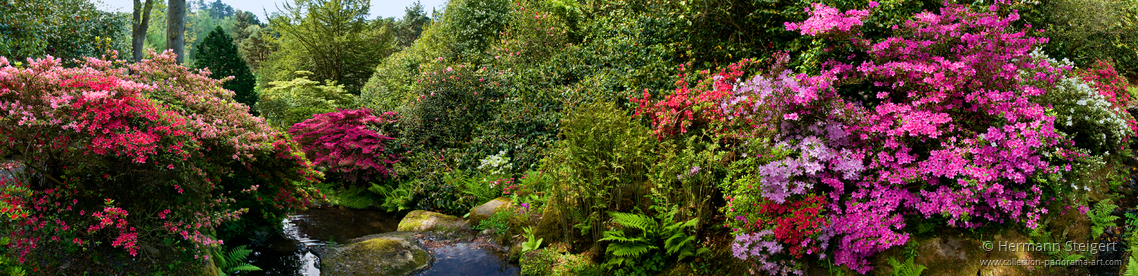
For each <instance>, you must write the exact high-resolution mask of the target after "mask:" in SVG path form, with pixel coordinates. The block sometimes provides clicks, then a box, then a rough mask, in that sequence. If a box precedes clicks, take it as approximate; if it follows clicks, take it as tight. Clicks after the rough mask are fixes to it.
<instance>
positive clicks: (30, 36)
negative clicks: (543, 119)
mask: <svg viewBox="0 0 1138 276" xmlns="http://www.w3.org/2000/svg"><path fill="white" fill-rule="evenodd" d="M0 14H3V15H4V16H0V56H4V57H7V58H8V59H9V60H13V61H20V60H25V59H27V58H32V57H35V58H42V57H44V56H47V55H51V56H52V57H55V58H60V59H63V60H64V62H67V63H68V64H73V63H72V59H82V58H83V57H98V56H100V55H103V54H106V53H107V52H108V51H111V50H116V51H119V52H120V53H129V52H130V31H129V30H130V15H128V14H125V13H112V12H105V11H101V10H99V9H98V8H97V6H96V4H95V2H93V1H89V0H62V1H54V0H53V1H43V0H21V1H5V2H3V3H0Z"/></svg>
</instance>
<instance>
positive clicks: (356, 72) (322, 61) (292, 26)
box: [262, 0, 394, 94]
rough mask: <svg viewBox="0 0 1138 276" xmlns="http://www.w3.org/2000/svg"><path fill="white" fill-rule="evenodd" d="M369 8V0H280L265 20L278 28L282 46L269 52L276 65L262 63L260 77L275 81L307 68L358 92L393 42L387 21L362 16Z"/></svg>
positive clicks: (386, 54)
mask: <svg viewBox="0 0 1138 276" xmlns="http://www.w3.org/2000/svg"><path fill="white" fill-rule="evenodd" d="M370 8H371V5H370V1H363V0H296V1H294V2H293V3H285V4H284V6H283V11H282V12H280V13H276V14H273V15H272V16H270V17H269V25H270V26H271V27H272V29H273V30H275V31H277V32H279V33H280V34H281V36H280V47H281V48H282V51H279V52H277V53H275V54H274V55H273V56H272V57H270V58H269V59H270V61H269V62H270V63H275V66H267V68H265V69H268V70H269V71H268V72H263V74H262V77H269V78H270V79H272V80H278V81H279V80H284V78H281V76H283V75H287V74H288V73H290V72H293V71H297V70H307V71H311V72H313V73H314V75H315V77H316V78H317V79H322V80H334V81H336V82H338V83H342V84H343V85H344V87H345V89H346V90H347V91H349V92H351V93H352V94H358V93H359V91H360V89H361V87H363V85H364V83H365V82H366V80H367V79H368V78H369V77H371V75H372V73H373V72H375V66H376V65H377V64H379V63H380V61H381V60H383V58H384V57H387V56H388V55H390V54H391V52H392V51H391V50H392V47H393V45H392V43H393V42H394V40H393V39H392V32H391V29H390V26H389V23H390V22H389V21H387V20H382V19H377V20H371V21H369V20H367V19H366V18H367V17H368V16H367V15H368V11H369V10H370Z"/></svg>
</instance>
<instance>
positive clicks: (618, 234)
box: [600, 206, 709, 275]
mask: <svg viewBox="0 0 1138 276" xmlns="http://www.w3.org/2000/svg"><path fill="white" fill-rule="evenodd" d="M653 207H654V209H656V211H657V215H656V218H653V217H649V216H647V215H642V214H630V213H621V212H612V213H610V216H611V217H612V221H613V222H614V223H616V224H617V225H620V226H621V227H622V228H623V229H614V230H609V231H605V233H604V235H605V237H604V238H603V239H601V240H600V241H608V242H611V243H609V245H608V247H607V249H606V250H605V252H606V253H607V255H608V256H607V258H606V260H605V267H606V268H607V269H609V270H616V274H618V275H622V274H628V273H633V275H640V274H643V273H652V272H656V271H659V270H660V269H663V267H662V266H660V263H661V262H662V261H664V258H670V257H673V256H674V257H675V260H676V261H683V260H684V259H685V258H687V257H693V256H695V255H697V254H705V253H706V252H708V251H709V250H708V249H707V248H700V249H699V250H696V244H695V243H696V242H695V236H694V235H691V234H690V233H689V232H688V230H689V229H691V228H692V227H694V226H695V225H696V224H697V223H698V222H699V220H697V219H690V220H687V221H683V222H677V221H674V220H673V218H674V217H675V216H676V212H677V209H676V208H675V207H672V208H671V209H665V208H663V207H659V206H653ZM633 229H635V230H636V231H635V232H632V233H629V232H625V231H627V230H633ZM660 249H663V250H662V251H661V250H660Z"/></svg>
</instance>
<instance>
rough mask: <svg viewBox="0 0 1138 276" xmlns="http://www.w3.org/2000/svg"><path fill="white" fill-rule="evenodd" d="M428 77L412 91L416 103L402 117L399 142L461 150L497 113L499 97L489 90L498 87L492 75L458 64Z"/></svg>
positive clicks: (484, 69)
mask: <svg viewBox="0 0 1138 276" xmlns="http://www.w3.org/2000/svg"><path fill="white" fill-rule="evenodd" d="M427 74H428V75H425V76H424V77H423V78H422V79H420V81H421V83H420V86H419V87H418V88H417V89H416V90H415V91H414V92H415V93H417V94H418V95H419V96H418V97H419V100H417V102H416V103H414V104H412V105H409V106H408V108H410V110H408V111H406V112H404V113H401V114H404V115H405V116H404V121H405V122H406V124H405V127H406V129H405V130H404V133H403V138H402V139H404V140H406V141H407V142H408V143H410V144H416V145H421V146H423V147H426V148H435V149H438V148H462V147H463V146H464V145H466V144H467V143H468V142H469V141H470V140H471V139H472V138H473V135H474V134H475V133H476V131H477V129H478V127H479V125H481V124H482V123H483V122H486V121H488V120H490V118H491V114H493V112H494V111H495V110H496V109H497V106H498V101H499V97H498V95H496V94H495V93H493V90H491V89H490V87H491V86H493V85H497V84H498V83H499V82H498V81H496V79H495V78H496V76H495V72H494V70H492V69H487V68H481V69H479V68H476V67H474V66H473V65H470V64H460V65H457V66H447V67H446V68H441V69H439V70H438V71H435V72H429V73H427ZM472 157H473V156H472ZM478 159H481V156H478ZM478 159H473V158H470V160H469V162H470V163H473V161H475V160H478Z"/></svg>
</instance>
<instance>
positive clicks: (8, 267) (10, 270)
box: [0, 218, 25, 276]
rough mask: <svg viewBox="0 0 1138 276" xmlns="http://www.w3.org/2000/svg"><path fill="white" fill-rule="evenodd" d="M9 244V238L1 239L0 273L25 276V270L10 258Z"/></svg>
mask: <svg viewBox="0 0 1138 276" xmlns="http://www.w3.org/2000/svg"><path fill="white" fill-rule="evenodd" d="M0 219H2V218H0ZM8 243H9V239H8V237H2V238H0V273H3V274H5V275H8V276H24V274H25V272H24V268H23V267H22V266H20V264H19V263H16V262H15V261H14V260H12V259H9V258H8V255H7V253H8Z"/></svg>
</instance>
